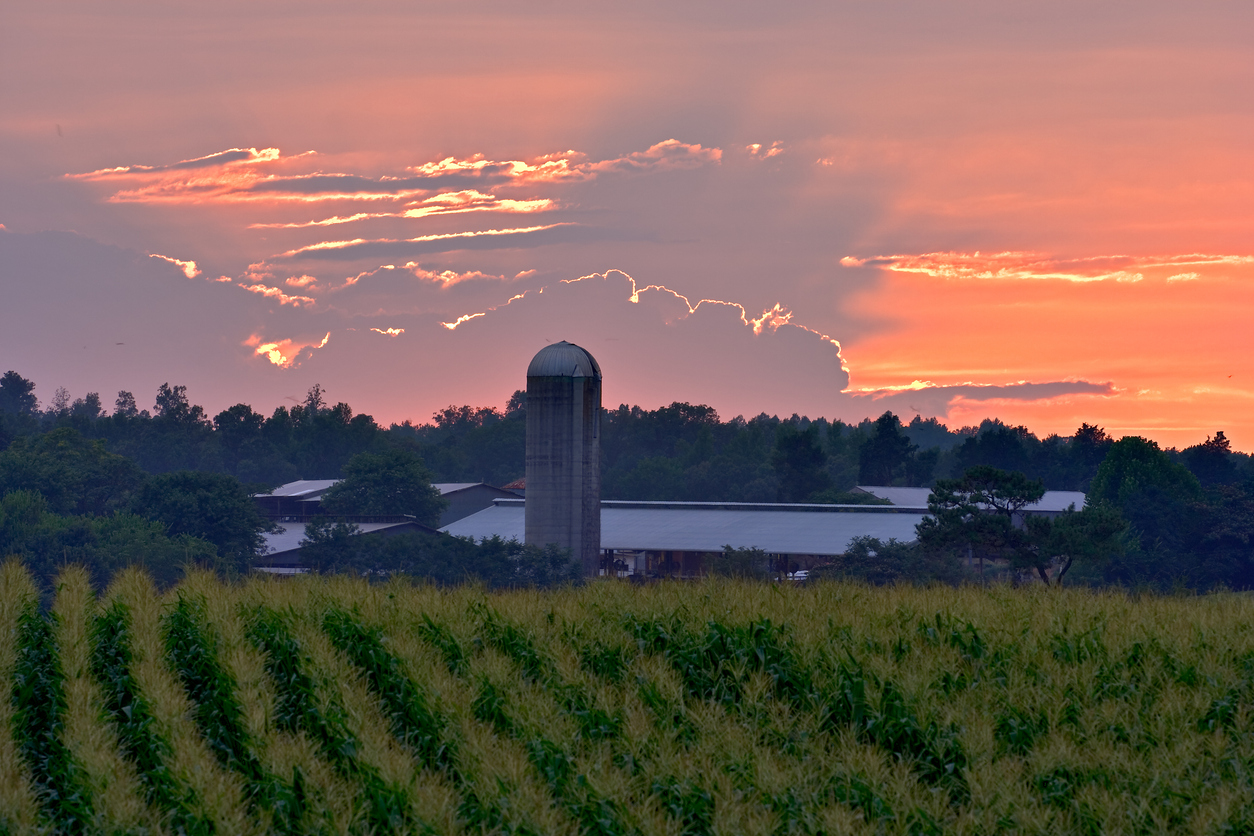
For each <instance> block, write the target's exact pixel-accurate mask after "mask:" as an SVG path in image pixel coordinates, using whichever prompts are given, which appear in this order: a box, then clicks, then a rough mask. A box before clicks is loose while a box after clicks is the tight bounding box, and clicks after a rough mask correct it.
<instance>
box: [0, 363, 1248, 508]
mask: <svg viewBox="0 0 1254 836" xmlns="http://www.w3.org/2000/svg"><path fill="white" fill-rule="evenodd" d="M526 412H527V406H526V394H525V393H524V392H521V391H519V392H515V393H514V394H513V395H512V396H511V397H510V398H509V400H508V401H507V402H506V404H505V406H504V407H503V408H497V407H473V406H448V407H446V408H444V409H442V410H440V411H439V412H437V413H435V414H434V415H433V416H432V417H431V420H430V421H427V422H425V423H421V424H414V423H412V422H410V421H406V422H404V423H403V424H392V425H391V426H389V427H382V426H380V425H379V424H378V423H376V422H375V420H374V419H373V418H372V417H371V416H369V415H359V414H355V413H354V411H353V409H352V407H351V406H349V405H348V404H346V403H335V404H331V403H329V402H328V400H327V393H326V392H325V391H324V390H323V389H322V388H321V387H320V386H314V387H313V388H311V389H310V390H309V392H308V394H307V395H306V397H305V400H304V401H303V402H302V403H298V404H293V405H292V406H280V407H278V408H277V409H275V410H274V411H273V412H272V413H271V414H270V415H269V416H266V415H263V414H261V413H259V412H257V411H256V410H254V409H253V408H252V407H251V406H249V405H248V404H236V405H235V406H232V407H230V408H228V409H224V410H222V411H221V412H219V413H217V414H216V415H213V416H212V417H211V416H210V415H209V414H208V413H207V412H206V411H205V410H204V408H203V407H201V406H198V405H195V404H193V403H192V402H191V401H190V400H189V397H188V393H187V388H186V387H184V386H178V385H173V386H172V385H169V384H162V385H161V386H160V387H159V388H158V390H157V392H156V393H155V395H154V401H153V405H152V407H151V408H140V406H139V401H138V399H137V398H136V396H135V395H134V394H133V393H131V392H119V393H118V394H117V396H116V398H115V399H114V400H113V408H112V409H111V410H110V409H108V408H106V406H105V399H103V398H102V397H101V395H100V394H98V393H95V392H91V393H87V394H86V395H84V396H82V397H78V398H74V399H71V397H70V395H69V393H68V392H66V391H65V390H64V389H58V390H56V392H55V394H54V395H53V397H52V399H51V401H50V403H49V404H48V405H47V406H42V405H41V403H40V401H39V399H38V398H37V397H36V394H35V385H34V383H32V382H31V381H29V380H26V379H25V378H23V377H22V376H21V375H20V374H18V373H17V372H14V371H9V372H7V373H6V374H4V375H3V377H2V378H0V450H7V449H8V448H10V447H11V446H13V445H14V444H17V445H18V447H19V449H25V447H24V445H30V444H34V443H36V442H35V439H38V438H40V437H42V436H44V435H47V434H49V433H52V432H54V431H58V430H60V431H63V432H64V431H66V430H69V431H72V432H73V433H76V434H77V435H79V436H82V437H83V438H84V439H90V440H93V441H100V442H102V443H103V447H102V450H104V451H107V452H109V453H112V454H115V455H118V456H123V457H125V458H126V459H128V460H129V461H130V462H131V463H133V464H134V466H136V467H137V468H138V469H139V470H141V471H143V472H146V473H150V474H157V473H166V472H170V471H175V470H195V471H202V472H208V473H221V474H226V475H230V476H234V477H235V478H236V479H238V480H239V481H240V482H243V483H245V484H246V485H249V486H253V487H257V488H258V489H265V488H269V487H273V486H275V485H280V484H283V483H285V482H290V481H293V480H295V479H332V478H338V477H340V476H342V475H343V467H344V465H345V463H347V462H348V460H349V459H350V458H352V457H353V456H355V455H357V454H359V453H372V454H382V453H384V452H386V451H388V450H392V449H404V450H406V451H409V452H413V453H416V454H417V455H418V456H419V457H421V459H422V460H423V462H424V463H425V464H426V466H427V468H428V469H429V470H430V472H431V476H432V478H433V479H434V480H435V481H437V482H488V483H490V484H494V485H505V484H507V483H509V482H511V481H513V480H515V479H518V478H520V477H522V476H523V475H524V469H525V463H524V460H523V447H524V442H525V438H526ZM602 427H603V433H602V442H601V443H602V475H603V480H602V486H603V487H602V494H603V496H604V497H605V498H606V499H645V500H649V499H651V500H688V501H701V500H708V501H744V502H850V501H858V500H859V499H863V500H865V497H859V496H858V495H856V494H854V495H852V496H851V495H850V494H849V493H848V492H849V491H850V489H852V488H853V487H854V486H855V485H859V484H861V485H896V486H915V487H931V486H932V485H934V484H935V482H936V480H937V479H954V478H959V477H961V476H962V474H964V473H965V472H966V471H967V470H969V469H970V468H972V467H977V466H981V465H983V466H989V467H995V468H998V469H1000V470H1005V471H1012V472H1019V473H1022V474H1023V475H1025V476H1027V477H1028V478H1030V479H1039V480H1041V481H1042V483H1043V484H1044V486H1045V488H1046V490H1080V491H1083V490H1088V488H1089V486H1090V484H1091V482H1092V480H1093V478H1094V477H1095V476H1096V475H1097V469H1098V467H1099V466H1100V465H1101V463H1102V461H1103V460H1104V459H1105V457H1106V454H1107V451H1108V450H1110V448H1111V445H1112V444H1113V443H1114V441H1115V439H1113V438H1110V437H1109V436H1107V435H1106V433H1105V432H1104V431H1103V430H1102V429H1101V428H1099V427H1096V426H1093V425H1090V424H1083V425H1081V426H1080V427H1079V428H1078V429H1077V430H1076V432H1075V433H1074V434H1073V435H1071V436H1058V435H1050V436H1047V437H1045V438H1043V439H1042V438H1038V437H1037V436H1036V435H1035V434H1033V433H1032V432H1030V431H1029V430H1028V429H1027V428H1026V427H1015V426H1009V425H1006V424H1003V423H1001V422H1000V421H997V420H986V421H984V422H983V423H982V424H980V425H979V426H978V427H975V426H972V427H962V428H958V429H950V428H948V427H946V426H945V425H944V424H942V423H940V422H939V421H937V420H936V419H927V420H924V419H921V418H919V417H918V416H916V417H915V418H914V419H913V420H911V421H910V422H908V423H904V424H903V423H902V422H901V420H900V419H899V418H898V417H897V416H895V415H893V414H892V413H891V412H885V413H884V414H883V415H881V416H879V417H878V418H876V419H866V420H864V421H862V422H861V423H859V424H846V423H844V422H842V421H828V420H827V419H825V418H817V419H814V420H811V419H810V418H807V417H803V416H798V415H793V416H792V417H790V418H779V417H777V416H770V415H766V414H761V415H758V416H756V417H753V418H750V419H745V418H743V417H740V416H737V417H735V418H733V419H731V420H726V421H725V420H723V419H722V418H720V416H719V415H718V413H717V412H716V411H715V410H714V409H713V408H711V407H709V406H702V405H693V404H687V403H674V404H671V405H670V406H665V407H661V408H660V409H655V410H646V409H642V408H640V407H638V406H627V405H622V406H619V407H618V408H617V409H607V410H606V411H605V415H604V421H603V423H602ZM1145 443H1146V444H1153V442H1145ZM1154 447H1155V449H1157V445H1154ZM1163 453H1164V455H1165V456H1166V458H1167V460H1169V461H1171V462H1173V463H1177V464H1180V465H1182V466H1183V468H1184V469H1186V470H1187V471H1188V472H1189V473H1190V474H1192V476H1193V477H1195V478H1196V479H1197V480H1198V482H1199V484H1200V485H1201V486H1202V487H1207V488H1209V487H1212V486H1217V485H1230V486H1236V485H1242V484H1246V483H1249V482H1251V481H1254V462H1252V461H1251V458H1250V456H1248V455H1246V454H1244V453H1239V452H1237V451H1234V450H1232V449H1231V446H1230V444H1229V442H1228V440H1227V439H1226V438H1225V437H1224V434H1223V432H1222V431H1220V432H1217V433H1216V434H1215V435H1214V436H1213V437H1211V438H1210V439H1208V440H1207V441H1206V442H1204V443H1202V444H1198V445H1195V446H1193V447H1189V448H1187V449H1185V450H1179V451H1177V450H1166V451H1163ZM123 481H125V480H123ZM87 501H88V502H89V503H91V502H94V503H96V504H95V506H93V509H94V510H97V511H99V510H102V508H101V506H100V505H99V502H100V500H99V499H92V500H87Z"/></svg>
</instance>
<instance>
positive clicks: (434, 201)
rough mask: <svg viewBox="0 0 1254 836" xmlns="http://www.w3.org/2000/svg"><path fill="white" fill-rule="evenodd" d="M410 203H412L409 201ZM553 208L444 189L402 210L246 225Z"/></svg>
mask: <svg viewBox="0 0 1254 836" xmlns="http://www.w3.org/2000/svg"><path fill="white" fill-rule="evenodd" d="M411 206H413V204H411ZM555 208H557V201H554V200H550V199H548V198H534V199H532V200H511V199H501V198H498V197H496V196H494V195H490V194H483V193H482V192H478V191H475V190H473V189H469V190H465V191H460V192H445V193H444V194H438V195H434V196H433V197H429V198H426V199H425V200H423V201H421V203H420V205H417V206H413V208H410V209H406V210H404V211H402V212H358V213H356V214H353V215H347V216H344V217H341V216H339V215H336V216H334V217H330V218H323V219H322V220H317V221H304V222H303V223H255V224H249V228H250V229H304V228H306V227H313V226H335V225H337V224H346V223H353V222H355V221H365V220H374V219H376V218H425V217H429V216H432V215H456V214H463V213H466V212H510V213H528V212H547V211H549V210H551V209H555Z"/></svg>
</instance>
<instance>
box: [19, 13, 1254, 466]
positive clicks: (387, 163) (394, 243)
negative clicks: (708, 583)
mask: <svg viewBox="0 0 1254 836" xmlns="http://www.w3.org/2000/svg"><path fill="white" fill-rule="evenodd" d="M1251 91H1254V4H1251V3H1249V2H1244V0H1242V2H1209V3H1208V2H1201V3H1189V4H1183V3H1167V2H1159V1H1158V0H1151V1H1150V2H1140V3H1130V2H1104V3H1094V2H1091V0H1086V2H1052V3H1031V4H1029V3H1018V2H1006V1H1005V0H996V2H946V3H937V2H934V0H930V1H929V2H889V3H870V2H815V3H788V4H765V3H743V2H721V3H685V4H675V3H661V2H658V3H650V2H636V3H630V4H591V3H529V4H522V3H487V2H475V3H460V4H449V3H442V4H434V3H421V2H396V3H383V2H376V3H370V2H366V3H361V4H341V3H323V2H299V3H297V2H291V3H256V2H248V3H243V2H238V3H237V2H215V3H203V4H189V3H128V2H124V1H122V2H110V3H107V4H102V3H99V2H92V3H87V2H76V0H64V2H63V1H62V0H56V2H45V3H33V2H17V3H10V4H5V5H4V7H3V8H0V224H2V225H3V227H2V229H0V372H3V371H5V370H7V369H10V368H12V369H14V370H16V371H18V372H19V373H21V374H22V375H24V376H26V377H28V378H31V379H33V380H35V382H36V383H37V386H38V388H37V390H36V394H38V395H39V396H40V398H41V399H42V400H43V402H44V403H45V404H46V403H47V402H48V401H49V400H50V399H51V398H52V395H53V392H54V390H55V389H56V388H57V387H59V386H63V387H65V388H66V389H68V390H69V392H70V394H71V396H75V397H77V396H81V395H83V394H85V393H86V392H87V391H99V392H100V393H101V394H102V397H103V399H104V400H105V402H106V403H107V404H110V405H111V404H112V402H113V399H114V397H115V395H116V392H117V391H118V390H120V389H126V390H130V391H133V392H134V393H135V394H136V396H137V398H138V400H139V402H140V404H141V406H149V407H151V404H152V400H153V395H154V394H155V392H156V389H157V387H158V385H159V384H161V383H163V382H167V381H168V382H170V383H172V384H184V385H186V386H187V387H188V393H189V395H190V397H191V398H192V400H193V401H195V402H197V403H201V404H203V405H204V406H205V407H206V409H208V410H209V412H210V414H213V413H216V412H217V411H219V410H221V409H224V408H225V407H227V406H230V405H231V404H233V403H236V402H240V401H243V402H246V403H250V404H252V405H253V406H254V407H255V408H256V409H258V410H259V411H261V412H264V413H266V414H269V413H270V412H271V411H272V410H273V409H274V408H275V407H276V406H279V405H282V404H289V405H290V404H291V403H292V402H293V401H295V400H300V399H302V398H303V395H304V393H305V391H306V390H307V389H308V388H309V386H310V385H312V384H314V383H320V384H321V385H322V386H323V388H324V389H325V390H326V391H327V393H328V396H329V398H330V400H331V401H332V402H334V401H341V400H342V401H346V402H348V403H349V404H351V405H352V406H353V407H354V409H355V410H357V411H359V412H368V413H370V414H372V415H374V416H375V418H376V419H378V420H379V421H380V422H382V423H385V424H386V423H387V422H390V421H401V420H404V419H407V418H408V419H412V420H414V421H415V422H424V421H427V420H430V417H431V414H432V413H433V412H434V411H435V410H437V409H439V408H441V407H443V406H446V405H448V404H472V405H496V406H503V405H504V403H505V401H506V399H507V398H508V397H509V395H510V393H511V392H512V391H514V390H515V389H518V388H522V387H523V386H524V383H525V381H524V373H525V369H526V365H527V362H528V360H529V359H530V358H531V356H532V355H533V354H534V353H535V352H536V351H538V350H539V349H540V348H542V347H543V346H544V345H545V344H546V343H548V342H556V341H558V340H562V339H565V340H569V341H571V342H575V343H578V344H580V345H582V346H584V347H586V348H588V349H589V350H590V351H591V352H592V353H593V355H594V356H596V358H597V359H598V361H599V362H600V364H601V367H602V369H603V371H604V373H605V401H606V404H607V405H609V406H616V405H617V404H619V403H632V404H639V405H641V406H644V407H648V408H654V407H657V406H661V405H664V404H667V403H670V402H672V401H675V400H685V401H690V402H694V403H697V402H700V403H708V404H710V405H712V406H714V407H715V408H716V409H717V410H718V411H719V413H720V415H722V417H724V418H731V417H733V416H735V415H737V414H743V415H745V416H746V417H751V416H753V415H756V414H758V413H760V412H767V413H771V414H779V415H781V416H787V415H791V414H793V413H799V414H803V415H809V416H810V417H818V416H820V415H823V416H826V417H828V418H831V419H837V418H840V419H844V420H846V421H850V420H852V421H857V420H860V419H862V418H864V417H867V416H872V417H873V416H876V415H878V414H880V413H882V412H883V411H884V410H885V409H892V410H893V411H894V412H896V413H897V414H898V415H900V416H901V417H902V419H903V420H905V421H908V420H909V419H910V418H912V417H913V416H914V415H915V414H921V415H923V416H924V417H929V416H937V417H939V418H940V419H941V420H943V421H945V422H946V423H948V424H949V425H950V426H962V425H968V424H977V423H979V421H980V420H981V419H983V418H986V417H999V418H1001V419H1003V420H1005V421H1007V422H1010V423H1016V424H1017V423H1023V424H1026V425H1027V426H1028V427H1029V428H1031V429H1032V430H1033V431H1035V432H1036V433H1037V434H1038V435H1041V436H1044V435H1046V434H1048V433H1052V432H1057V433H1061V434H1064V435H1068V434H1070V433H1071V432H1073V431H1074V429H1075V428H1076V427H1077V426H1078V425H1079V424H1080V422H1082V421H1088V422H1090V423H1097V424H1100V425H1102V426H1104V427H1105V428H1106V429H1107V431H1108V432H1109V433H1111V434H1112V435H1115V436H1120V435H1144V436H1148V437H1150V438H1153V439H1156V440H1158V441H1159V442H1161V443H1163V444H1164V445H1174V446H1179V447H1183V446H1187V445H1190V444H1195V443H1198V442H1200V441H1203V440H1205V438H1206V437H1207V436H1208V435H1210V434H1213V433H1214V432H1215V431H1216V430H1224V431H1225V432H1226V433H1227V434H1228V436H1229V437H1230V438H1231V439H1232V440H1233V443H1234V445H1235V446H1236V447H1238V448H1240V449H1243V450H1247V451H1250V450H1254V325H1251V320H1254V96H1252V95H1251Z"/></svg>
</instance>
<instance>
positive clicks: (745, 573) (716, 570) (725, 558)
mask: <svg viewBox="0 0 1254 836" xmlns="http://www.w3.org/2000/svg"><path fill="white" fill-rule="evenodd" d="M705 568H706V570H707V571H708V572H710V574H712V575H719V576H720V577H724V578H756V579H757V580H766V579H767V578H770V577H773V575H774V573H773V572H772V571H771V559H770V557H769V556H768V555H767V553H766V552H764V551H763V550H762V549H738V548H735V547H734V546H732V545H730V544H728V545H724V546H723V550H722V551H721V552H716V553H713V554H709V555H706V558H705Z"/></svg>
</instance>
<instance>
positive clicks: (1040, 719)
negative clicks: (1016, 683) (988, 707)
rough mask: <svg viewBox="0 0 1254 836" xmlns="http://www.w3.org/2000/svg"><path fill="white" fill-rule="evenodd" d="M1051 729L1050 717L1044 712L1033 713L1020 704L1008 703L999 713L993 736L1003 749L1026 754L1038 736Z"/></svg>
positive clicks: (1008, 751) (1016, 753)
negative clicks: (1020, 706) (1019, 705)
mask: <svg viewBox="0 0 1254 836" xmlns="http://www.w3.org/2000/svg"><path fill="white" fill-rule="evenodd" d="M1048 731H1049V718H1048V717H1046V716H1045V714H1044V713H1037V714H1035V715H1034V714H1031V713H1029V712H1028V711H1027V710H1025V709H1023V708H1019V707H1018V706H1013V705H1007V706H1006V707H1005V708H1003V709H1002V711H1001V712H1000V713H999V714H998V715H997V722H996V724H995V725H994V726H993V736H994V737H995V738H996V740H997V743H998V745H999V746H1000V747H1001V749H1002V751H1004V752H1007V753H1009V754H1012V755H1026V754H1027V753H1028V752H1030V751H1031V750H1032V747H1033V746H1034V745H1035V744H1036V741H1037V739H1038V738H1040V737H1043V736H1044V735H1045V734H1046V733H1047V732H1048Z"/></svg>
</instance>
